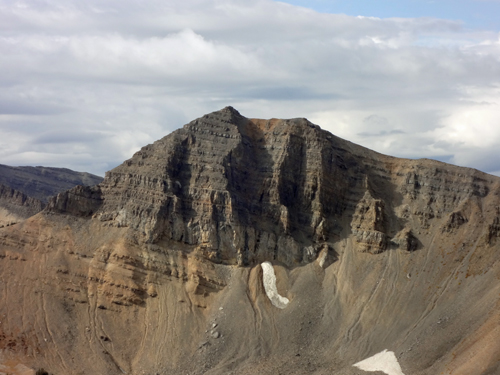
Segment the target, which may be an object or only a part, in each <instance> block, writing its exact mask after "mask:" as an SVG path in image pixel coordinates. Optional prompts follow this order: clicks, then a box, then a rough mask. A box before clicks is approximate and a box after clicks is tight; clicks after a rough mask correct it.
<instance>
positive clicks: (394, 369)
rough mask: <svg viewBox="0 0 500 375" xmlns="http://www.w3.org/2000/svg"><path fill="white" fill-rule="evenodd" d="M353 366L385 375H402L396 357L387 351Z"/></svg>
mask: <svg viewBox="0 0 500 375" xmlns="http://www.w3.org/2000/svg"><path fill="white" fill-rule="evenodd" d="M354 366H355V367H357V368H359V369H360V370H364V371H382V372H385V373H386V374H387V375H404V374H403V371H402V370H401V366H400V365H399V362H398V359H397V358H396V355H395V354H394V352H389V351H387V349H386V350H384V351H381V352H380V353H378V354H375V355H374V356H372V357H370V358H367V359H364V360H362V361H361V362H358V363H356V364H354Z"/></svg>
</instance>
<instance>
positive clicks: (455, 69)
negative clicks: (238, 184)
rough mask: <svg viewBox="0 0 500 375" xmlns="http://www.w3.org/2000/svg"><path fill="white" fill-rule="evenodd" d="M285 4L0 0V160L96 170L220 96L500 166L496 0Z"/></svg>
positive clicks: (486, 166)
mask: <svg viewBox="0 0 500 375" xmlns="http://www.w3.org/2000/svg"><path fill="white" fill-rule="evenodd" d="M294 4H295V5H290V4H286V3H283V2H276V1H272V0H251V1H249V0H168V1H165V0H148V1H147V2H139V1H137V0H86V1H84V2H72V1H67V0H0V71H1V72H3V74H0V164H8V165H46V166H54V167H66V168H71V169H74V170H78V171H88V172H92V173H96V174H100V175H104V173H105V172H106V171H107V170H110V169H112V168H113V167H115V166H116V165H118V164H120V163H121V162H123V161H124V160H126V159H128V158H130V157H131V156H132V155H133V153H134V152H136V151H137V150H139V149H140V148H141V147H142V146H144V145H146V144H149V143H152V142H154V141H156V140H157V139H159V138H161V137H163V136H165V135H167V134H168V133H170V132H171V131H173V130H175V129H177V128H179V127H181V126H183V125H184V124H186V123H188V122H189V121H191V120H193V119H195V118H197V117H200V116H202V115H204V114H206V113H209V112H213V111H216V110H219V109H221V108H224V107H225V106H228V105H231V106H233V107H235V108H236V109H237V110H239V111H240V112H241V113H242V114H243V115H244V116H247V117H253V118H272V117H275V118H293V117H306V118H308V119H309V120H310V121H312V122H314V123H316V124H318V125H320V126H321V127H322V128H324V129H326V130H329V131H331V132H332V133H334V134H336V135H337V136H340V137H342V138H345V139H348V140H350V141H352V142H355V143H358V144H361V145H363V146H365V147H368V148H371V149H373V150H376V151H378V152H381V153H384V154H389V155H393V156H398V157H406V158H433V159H438V160H441V161H446V162H449V163H453V164H457V165H462V166H467V167H473V168H477V169H480V170H483V171H485V172H489V173H492V174H497V175H500V153H499V152H498V150H499V149H500V126H499V124H500V27H499V20H500V17H498V16H497V15H498V14H500V11H499V10H500V9H499V7H500V2H499V1H493V0H491V1H465V0H456V1H453V2H452V1H448V0H440V1H435V2H426V1H413V0H407V1H389V0H383V1H364V2H361V1H320V0H316V1H314V0H308V1H307V2H306V1H302V0H300V1H299V0H294ZM299 5H300V6H299ZM308 7H312V8H308ZM358 16H363V17H358ZM370 17H378V18H370ZM392 17H398V18H392Z"/></svg>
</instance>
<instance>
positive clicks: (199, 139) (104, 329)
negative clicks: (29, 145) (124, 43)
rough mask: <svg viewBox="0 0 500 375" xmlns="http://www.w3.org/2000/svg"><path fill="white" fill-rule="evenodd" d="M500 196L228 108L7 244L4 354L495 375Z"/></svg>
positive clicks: (145, 368)
mask: <svg viewBox="0 0 500 375" xmlns="http://www.w3.org/2000/svg"><path fill="white" fill-rule="evenodd" d="M499 192H500V179H499V178H497V177H494V176H490V175H487V174H485V173H482V172H479V171H476V170H472V169H467V168H461V167H456V166H452V165H447V164H444V163H440V162H437V161H433V160H426V159H423V160H405V159H398V158H393V157H389V156H386V155H382V154H378V153H376V152H373V151H371V150H368V149H366V148H364V147H361V146H358V145H355V144H353V143H350V142H348V141H345V140H343V139H340V138H338V137H336V136H334V135H332V134H331V133H329V132H326V131H324V130H322V129H321V128H320V127H319V126H317V125H314V124H312V123H310V122H309V121H308V120H306V119H291V120H278V119H271V120H261V119H248V118H245V117H243V116H242V115H241V114H239V113H238V112H237V111H236V110H235V109H233V108H231V107H227V108H224V109H223V110H221V111H217V112H214V113H211V114H208V115H205V116H203V117H201V118H199V119H197V120H194V121H192V122H190V123H189V124H187V125H185V126H184V127H183V128H181V129H179V130H177V131H175V132H173V133H172V134H170V135H168V136H166V137H164V138H162V139H161V140H159V141H157V142H155V143H154V144H151V145H148V146H145V147H143V148H142V149H141V150H140V151H139V152H137V153H136V154H135V155H134V156H133V157H132V158H131V159H129V160H127V161H125V162H124V163H123V164H122V165H120V166H118V167H117V168H115V169H113V170H111V171H110V172H108V173H107V174H106V176H105V178H104V181H103V182H102V183H100V184H99V185H98V186H94V187H82V186H79V187H76V188H73V189H70V190H68V191H66V192H63V193H60V194H58V195H57V196H56V197H54V198H53V199H51V200H50V201H49V203H48V205H47V207H46V209H45V210H44V211H43V212H42V213H40V214H38V215H36V216H34V217H32V218H30V219H28V220H26V221H24V222H22V223H19V224H16V225H14V226H10V227H8V228H3V229H0V272H1V273H0V279H1V280H2V283H3V285H4V287H3V291H2V299H3V300H5V301H8V304H6V305H5V306H3V307H2V311H0V316H2V314H3V316H5V317H7V319H6V320H5V319H3V320H2V321H3V324H2V325H0V329H1V331H0V344H1V345H0V349H4V350H6V349H9V350H10V351H11V352H12V353H16V355H17V356H18V357H19V358H21V357H22V359H23V361H25V362H24V363H27V364H30V365H32V366H34V365H36V364H39V365H40V366H42V365H43V366H44V367H45V368H53V369H54V372H55V373H75V374H77V373H108V374H114V373H123V372H125V373H133V374H142V373H145V374H146V373H147V374H153V373H158V374H160V373H161V374H167V373H178V372H179V371H188V372H190V373H212V374H222V373H231V372H232V371H234V372H235V373H236V372H237V373H249V374H250V373H263V374H265V373H269V374H271V373H276V372H277V371H282V372H288V373H305V372H307V373H317V374H322V373H331V372H332V371H335V373H338V374H354V373H356V372H355V370H353V369H352V364H354V363H356V362H359V361H360V360H362V359H364V358H366V357H368V356H369V355H373V354H375V353H376V352H379V351H382V350H383V349H390V350H391V351H394V352H395V353H396V355H397V356H398V359H399V360H400V362H401V366H402V367H403V370H404V371H405V373H406V374H407V375H408V374H435V373H439V372H445V373H449V374H466V373H471V374H472V373H474V374H479V373H481V374H487V373H491V374H493V373H496V372H495V371H500V368H499V359H500V355H499V354H498V353H500V346H499V344H497V343H496V341H495V340H494V332H496V331H497V329H498V324H497V323H498V321H499V320H498V319H499V318H500V315H499V314H498V313H497V312H496V311H497V310H496V307H497V306H498V303H499V302H498V301H499V295H500V287H499V283H498V279H499V278H500V268H499V263H498V258H499V252H498V243H497V242H498V238H499V237H500V224H499V223H500V209H499V207H500V198H499ZM262 262H271V263H272V265H273V266H274V271H275V274H276V279H277V288H278V293H279V294H280V295H281V296H283V297H286V298H287V299H288V300H289V301H290V303H289V304H288V305H287V306H286V308H284V309H282V310H281V309H277V308H275V307H274V306H273V305H272V304H271V303H270V302H269V300H268V299H267V296H266V293H265V291H264V287H263V284H262V276H263V275H262V270H261V267H260V263H262ZM2 263H3V265H2ZM7 264H8V265H7ZM13 270H16V273H15V274H13V273H12V272H13ZM26 275H30V276H29V277H27V276H26ZM30 306H31V307H30ZM15 309H17V310H15ZM14 311H23V314H20V315H21V316H16V314H15V313H14ZM28 321H32V322H34V323H33V324H32V325H27V324H26V322H28ZM436 322H437V323H436ZM242 323H244V324H243V325H242ZM214 324H215V326H214ZM215 328H217V329H215ZM484 332H489V333H488V334H484ZM478 342H481V343H482V344H481V345H482V347H483V348H484V350H483V352H482V353H483V354H482V355H481V356H479V355H478V358H481V366H482V367H481V368H482V370H477V369H478V366H475V367H474V364H471V362H470V361H468V360H467V358H468V354H467V353H469V352H470V351H471V350H474V351H477V349H476V348H477V345H479V344H478ZM49 343H50V345H49ZM77 353H78V355H77ZM165 353H168V356H166V355H165ZM186 353H189V355H190V356H191V357H192V358H193V359H192V361H185V357H186ZM88 358H92V360H91V361H89V360H88ZM473 363H475V362H474V361H473ZM476 365H477V363H476ZM471 371H476V372H471ZM477 371H482V372H477Z"/></svg>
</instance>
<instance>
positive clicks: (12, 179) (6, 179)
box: [0, 164, 102, 203]
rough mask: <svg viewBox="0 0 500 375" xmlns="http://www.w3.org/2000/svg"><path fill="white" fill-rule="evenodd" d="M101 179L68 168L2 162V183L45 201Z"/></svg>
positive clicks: (95, 183)
mask: <svg viewBox="0 0 500 375" xmlns="http://www.w3.org/2000/svg"><path fill="white" fill-rule="evenodd" d="M101 181H102V177H100V176H96V175H93V174H91V173H87V172H76V171H72V170H71V169H67V168H51V167H28V166H26V167H11V166H9V165H3V164H0V184H3V185H5V186H8V187H10V188H12V189H14V190H17V191H20V192H22V193H23V194H26V195H27V196H29V197H32V198H35V199H38V200H40V201H42V202H44V203H47V201H48V199H49V198H50V197H52V196H55V195H57V194H58V193H60V192H62V191H65V190H68V189H71V188H72V187H74V186H76V185H84V186H93V185H97V184H99V183H100V182H101Z"/></svg>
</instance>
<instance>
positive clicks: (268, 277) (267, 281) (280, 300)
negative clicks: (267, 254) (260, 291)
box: [260, 262, 290, 309]
mask: <svg viewBox="0 0 500 375" xmlns="http://www.w3.org/2000/svg"><path fill="white" fill-rule="evenodd" d="M260 266H261V267H262V272H263V275H262V282H263V284H264V289H265V291H266V294H267V297H268V298H269V300H270V301H271V303H272V304H273V305H274V306H276V307H278V308H280V309H284V308H285V307H286V305H288V302H290V301H289V300H288V298H285V297H282V296H280V295H279V293H278V289H276V275H275V274H274V268H273V265H272V264H271V263H270V262H264V263H261V265H260Z"/></svg>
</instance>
